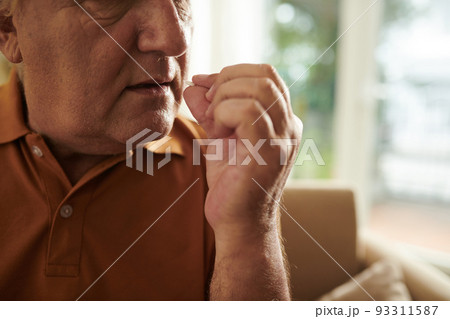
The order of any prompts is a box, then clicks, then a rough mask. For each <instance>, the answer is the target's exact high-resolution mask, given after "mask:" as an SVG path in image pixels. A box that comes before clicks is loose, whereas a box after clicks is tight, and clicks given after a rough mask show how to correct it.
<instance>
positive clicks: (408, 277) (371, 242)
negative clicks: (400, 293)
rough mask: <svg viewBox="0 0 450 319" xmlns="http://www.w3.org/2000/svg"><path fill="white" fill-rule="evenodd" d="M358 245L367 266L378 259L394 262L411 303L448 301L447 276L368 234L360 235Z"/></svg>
mask: <svg viewBox="0 0 450 319" xmlns="http://www.w3.org/2000/svg"><path fill="white" fill-rule="evenodd" d="M359 246H360V247H359V248H360V249H359V257H360V258H361V260H362V261H363V262H364V263H365V264H366V265H367V266H369V265H371V264H373V263H374V262H376V261H378V260H381V259H390V260H393V261H395V262H396V263H398V264H399V265H400V267H401V268H402V271H403V276H404V280H405V284H406V286H407V287H408V290H409V292H410V294H411V296H412V298H413V300H416V301H446V300H450V277H449V276H447V275H446V274H444V273H443V272H441V271H440V270H438V269H437V268H435V267H433V266H431V265H428V264H426V263H424V262H423V261H421V260H420V259H419V258H417V257H415V256H414V255H412V254H410V253H408V252H405V251H404V249H401V248H400V247H398V245H396V244H395V243H393V242H391V241H389V242H388V241H387V240H384V239H382V238H380V237H379V236H376V235H374V234H371V233H361V234H360V235H359Z"/></svg>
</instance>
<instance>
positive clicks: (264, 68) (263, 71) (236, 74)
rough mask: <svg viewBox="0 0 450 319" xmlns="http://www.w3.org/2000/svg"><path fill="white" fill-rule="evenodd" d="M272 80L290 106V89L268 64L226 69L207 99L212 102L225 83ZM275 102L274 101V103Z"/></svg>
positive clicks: (221, 73)
mask: <svg viewBox="0 0 450 319" xmlns="http://www.w3.org/2000/svg"><path fill="white" fill-rule="evenodd" d="M242 77H247V78H270V79H272V81H273V82H274V83H275V84H276V86H277V87H278V89H279V90H280V91H281V93H282V94H283V98H284V100H285V101H286V103H287V104H289V105H290V98H289V89H288V87H287V86H286V84H285V83H284V81H283V79H282V78H281V77H280V75H279V74H278V72H277V71H276V70H275V68H274V67H273V66H271V65H268V64H238V65H233V66H228V67H226V68H224V69H223V70H222V71H221V72H220V73H219V75H218V76H217V79H216V81H215V82H214V85H213V86H212V87H211V89H210V91H209V92H208V93H207V95H206V98H207V99H208V100H210V101H212V99H213V98H214V95H215V93H216V91H217V89H218V87H220V85H222V84H223V83H226V82H228V81H231V80H234V79H236V78H242ZM274 102H275V101H273V103H274Z"/></svg>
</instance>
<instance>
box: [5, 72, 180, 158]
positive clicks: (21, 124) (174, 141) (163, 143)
mask: <svg viewBox="0 0 450 319" xmlns="http://www.w3.org/2000/svg"><path fill="white" fill-rule="evenodd" d="M179 125H180V123H179V119H176V120H175V123H174V127H173V129H172V131H171V132H170V134H169V135H168V136H166V137H164V138H163V139H162V140H157V141H154V142H150V143H147V144H145V148H146V149H147V150H149V151H151V152H153V153H155V154H165V153H171V154H177V155H182V156H183V155H184V150H183V145H182V140H183V132H182V130H180V128H179ZM30 132H31V130H30V129H29V128H28V126H27V125H26V124H25V119H24V114H23V103H22V95H21V92H20V84H19V77H18V75H17V70H16V69H15V68H13V69H12V71H11V73H10V75H9V80H8V82H7V83H6V84H4V85H2V86H0V144H5V143H9V142H12V141H14V140H16V139H18V138H20V137H22V136H24V135H26V134H28V133H30ZM124 151H125V147H124ZM124 153H125V152H124Z"/></svg>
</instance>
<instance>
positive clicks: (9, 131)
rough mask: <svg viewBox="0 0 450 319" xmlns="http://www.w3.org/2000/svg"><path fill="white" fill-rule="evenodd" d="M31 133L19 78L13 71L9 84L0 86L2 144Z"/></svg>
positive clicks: (0, 133)
mask: <svg viewBox="0 0 450 319" xmlns="http://www.w3.org/2000/svg"><path fill="white" fill-rule="evenodd" d="M29 132H30V129H29V128H28V127H27V126H26V125H25V120H24V116H23V109H22V97H21V93H20V86H19V77H18V76H17V71H16V70H15V69H13V70H12V71H11V73H10V75H9V80H8V82H7V83H6V84H4V85H2V86H0V144H3V143H8V142H12V141H14V140H16V139H18V138H19V137H22V136H23V135H25V134H27V133H29Z"/></svg>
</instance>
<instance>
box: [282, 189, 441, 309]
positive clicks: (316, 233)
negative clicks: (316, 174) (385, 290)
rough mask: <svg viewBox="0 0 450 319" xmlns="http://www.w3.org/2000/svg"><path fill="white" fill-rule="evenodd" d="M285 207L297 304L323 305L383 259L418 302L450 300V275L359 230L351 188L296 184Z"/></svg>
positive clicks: (284, 229) (287, 192)
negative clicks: (321, 300) (316, 302)
mask: <svg viewBox="0 0 450 319" xmlns="http://www.w3.org/2000/svg"><path fill="white" fill-rule="evenodd" d="M280 204H281V205H280V211H281V229H282V236H283V240H284V246H285V253H286V256H287V260H288V262H289V267H290V281H291V289H292V296H293V299H294V300H318V299H319V298H320V297H321V296H323V295H324V294H326V293H328V292H330V291H331V290H333V289H335V288H336V287H338V286H339V285H342V284H343V283H345V282H348V281H349V280H350V278H351V277H352V276H355V275H356V274H358V273H360V272H362V271H363V270H364V269H366V268H368V267H371V265H373V264H374V263H376V262H378V261H380V260H390V261H393V262H395V264H396V265H398V267H399V269H401V272H402V280H403V281H404V284H405V286H406V288H407V290H408V291H409V294H410V297H411V299H412V300H417V301H429V300H433V301H439V300H450V277H449V276H448V275H446V274H445V273H443V272H441V271H439V270H438V269H437V268H435V267H433V266H431V265H429V264H427V263H425V262H423V261H421V260H420V259H418V258H416V257H415V256H413V255H411V254H408V253H407V252H405V251H404V249H402V248H401V246H399V245H397V244H395V243H393V242H389V241H386V240H384V239H382V238H380V237H377V236H376V235H374V234H370V233H368V232H364V231H359V230H358V227H357V225H358V223H357V213H356V209H355V198H354V193H353V191H352V190H351V189H349V188H347V187H343V186H340V185H332V184H330V183H327V182H324V183H311V182H294V183H290V184H288V186H287V187H286V189H285V191H284V194H283V198H282V201H281V203H280ZM363 286H364V285H363ZM361 290H363V289H361ZM382 296H383V295H382ZM380 298H381V299H386V300H388V299H387V298H385V297H380ZM372 299H375V298H371V299H368V300H372ZM359 300H364V299H359ZM378 301H383V300H378Z"/></svg>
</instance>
